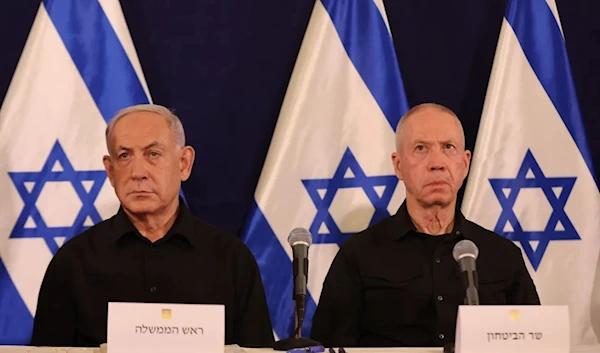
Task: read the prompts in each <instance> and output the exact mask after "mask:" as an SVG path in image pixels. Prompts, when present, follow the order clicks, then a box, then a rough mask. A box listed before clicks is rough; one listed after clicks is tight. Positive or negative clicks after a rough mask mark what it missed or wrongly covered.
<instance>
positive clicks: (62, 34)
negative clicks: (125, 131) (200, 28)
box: [0, 0, 149, 344]
mask: <svg viewBox="0 0 600 353" xmlns="http://www.w3.org/2000/svg"><path fill="white" fill-rule="evenodd" d="M148 102H149V94H148V89H147V87H146V83H145V80H144V77H143V74H142V70H141V67H140V64H139V61H138V58H137V55H136V53H135V49H134V46H133V42H132V40H131V37H130V35H129V31H128V29H127V25H126V23H125V19H124V17H123V13H122V10H121V7H120V5H119V2H118V1H117V0H100V1H98V0H60V1H59V0H44V1H42V3H41V4H40V8H39V10H38V13H37V16H36V18H35V22H34V24H33V27H32V28H31V32H30V34H29V38H28V39H27V43H26V45H25V48H24V50H23V53H22V55H21V58H20V60H19V63H18V66H17V69H16V72H15V74H14V76H13V79H12V81H11V84H10V87H9V90H8V93H7V96H6V97H5V99H4V104H3V105H2V108H1V109H0V155H2V158H0V195H2V197H1V198H0V209H2V212H0V344H28V343H29V340H30V336H31V330H32V326H33V316H34V315H35V309H36V306H37V298H38V292H39V289H40V285H41V282H42V278H43V276H44V273H45V271H46V268H47V266H48V264H49V262H50V259H51V258H52V256H53V255H54V254H55V253H56V251H57V250H58V249H59V248H60V246H61V245H62V244H63V243H64V242H65V241H67V240H69V239H70V238H71V237H73V236H74V235H76V234H78V233H80V232H82V231H83V230H85V229H87V228H88V227H90V226H92V225H94V224H96V223H98V222H100V221H102V220H103V219H106V218H108V217H111V216H112V215H114V214H115V213H116V211H117V209H118V206H119V202H118V200H117V198H116V196H115V194H114V191H113V189H112V187H111V185H110V183H109V182H108V181H107V178H106V174H105V172H104V168H103V165H102V156H103V155H104V154H106V143H105V140H104V130H105V128H106V124H107V121H108V120H109V119H110V118H111V117H112V116H113V114H115V113H116V112H117V111H118V110H120V109H122V108H124V107H126V106H129V105H133V104H138V103H148Z"/></svg>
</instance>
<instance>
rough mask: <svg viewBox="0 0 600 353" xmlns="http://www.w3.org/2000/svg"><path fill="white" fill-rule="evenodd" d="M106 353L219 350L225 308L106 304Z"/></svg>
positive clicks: (217, 351)
mask: <svg viewBox="0 0 600 353" xmlns="http://www.w3.org/2000/svg"><path fill="white" fill-rule="evenodd" d="M107 341H108V342H107V346H108V347H107V348H108V353H131V352H144V353H165V352H177V353H198V352H211V353H212V352H215V353H223V351H224V347H225V307H224V306H223V305H199V304H154V303H152V304H149V303H109V304H108V338H107Z"/></svg>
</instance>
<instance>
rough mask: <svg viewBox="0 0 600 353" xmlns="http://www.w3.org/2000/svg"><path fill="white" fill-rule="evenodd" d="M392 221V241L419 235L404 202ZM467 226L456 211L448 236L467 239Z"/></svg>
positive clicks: (461, 215) (463, 218) (463, 217)
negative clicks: (458, 236) (461, 236)
mask: <svg viewBox="0 0 600 353" xmlns="http://www.w3.org/2000/svg"><path fill="white" fill-rule="evenodd" d="M393 219H394V223H395V226H394V229H395V232H394V239H396V240H398V239H402V238H403V237H404V236H406V235H407V234H410V233H419V231H418V230H417V227H415V225H414V223H413V222H412V220H411V219H410V215H409V214H408V207H407V206H406V200H405V201H404V202H403V203H402V205H401V206H400V208H399V209H398V212H396V214H395V215H394V216H393ZM466 226H467V220H466V219H465V216H464V215H463V214H462V213H461V212H460V211H459V210H456V212H455V214H454V227H453V228H452V232H451V233H450V234H454V235H463V236H464V237H465V238H469V235H468V233H469V232H468V231H467V230H466V229H465V227H466Z"/></svg>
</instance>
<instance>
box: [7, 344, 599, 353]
mask: <svg viewBox="0 0 600 353" xmlns="http://www.w3.org/2000/svg"><path fill="white" fill-rule="evenodd" d="M272 352H275V351H273V350H272V349H268V348H240V347H237V346H226V347H225V353H272ZM346 352H348V353H442V349H441V348H346ZM571 352H572V353H600V345H598V346H593V347H577V348H573V350H572V351H571ZM0 353H104V352H102V350H101V349H100V348H69V347H65V348H55V347H28V346H0ZM325 353H327V350H325Z"/></svg>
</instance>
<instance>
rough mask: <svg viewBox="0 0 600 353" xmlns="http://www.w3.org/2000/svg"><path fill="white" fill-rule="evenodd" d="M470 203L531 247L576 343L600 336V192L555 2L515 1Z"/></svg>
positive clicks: (541, 284) (479, 216) (543, 294)
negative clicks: (566, 312) (599, 276)
mask: <svg viewBox="0 0 600 353" xmlns="http://www.w3.org/2000/svg"><path fill="white" fill-rule="evenodd" d="M462 211H463V212H464V214H465V215H466V217H467V218H469V219H470V220H472V221H474V222H476V223H479V224H481V225H482V226H484V227H486V228H488V229H490V230H494V231H495V232H497V233H500V234H503V235H504V236H506V237H507V238H509V239H511V240H513V241H514V242H515V243H516V244H518V245H519V246H520V247H521V248H522V250H523V255H524V258H525V262H526V264H527V267H528V269H529V272H530V274H531V276H532V278H533V280H534V282H535V284H536V287H537V290H538V293H539V294H540V299H541V302H542V304H543V305H568V306H569V309H570V321H571V332H572V335H571V343H572V344H573V345H578V346H583V345H593V344H596V343H598V336H597V332H598V331H597V329H598V328H600V325H597V322H596V325H593V324H592V323H593V321H592V319H593V317H594V316H593V314H594V312H593V311H597V310H598V308H599V306H598V304H595V303H597V302H598V300H599V299H600V292H596V291H595V290H594V288H595V287H596V286H595V283H594V282H595V278H596V271H597V263H598V254H599V252H600V194H599V192H598V188H597V186H596V180H595V175H594V169H593V167H592V159H591V155H590V150H589V148H588V144H587V141H586V135H585V131H584V126H583V124H582V119H581V113H580V110H579V105H578V102H577V95H576V92H575V88H574V84H573V79H572V77H571V72H570V66H569V60H568V56H567V51H566V47H565V40H564V37H563V33H562V29H561V25H560V18H559V16H558V11H557V7H556V4H555V3H554V1H553V0H509V2H508V7H507V9H506V15H505V18H504V20H503V23H502V30H501V32H500V39H499V42H498V46H497V49H496V57H495V60H494V65H493V69H492V75H491V78H490V83H489V87H488V91H487V96H486V100H485V106H484V109H483V115H482V117H481V124H480V127H479V133H478V136H477V143H476V145H475V150H474V155H473V163H472V166H471V174H470V176H469V179H468V184H467V187H466V193H465V197H464V201H463V204H462ZM596 321H597V320H596ZM594 326H595V327H594Z"/></svg>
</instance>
